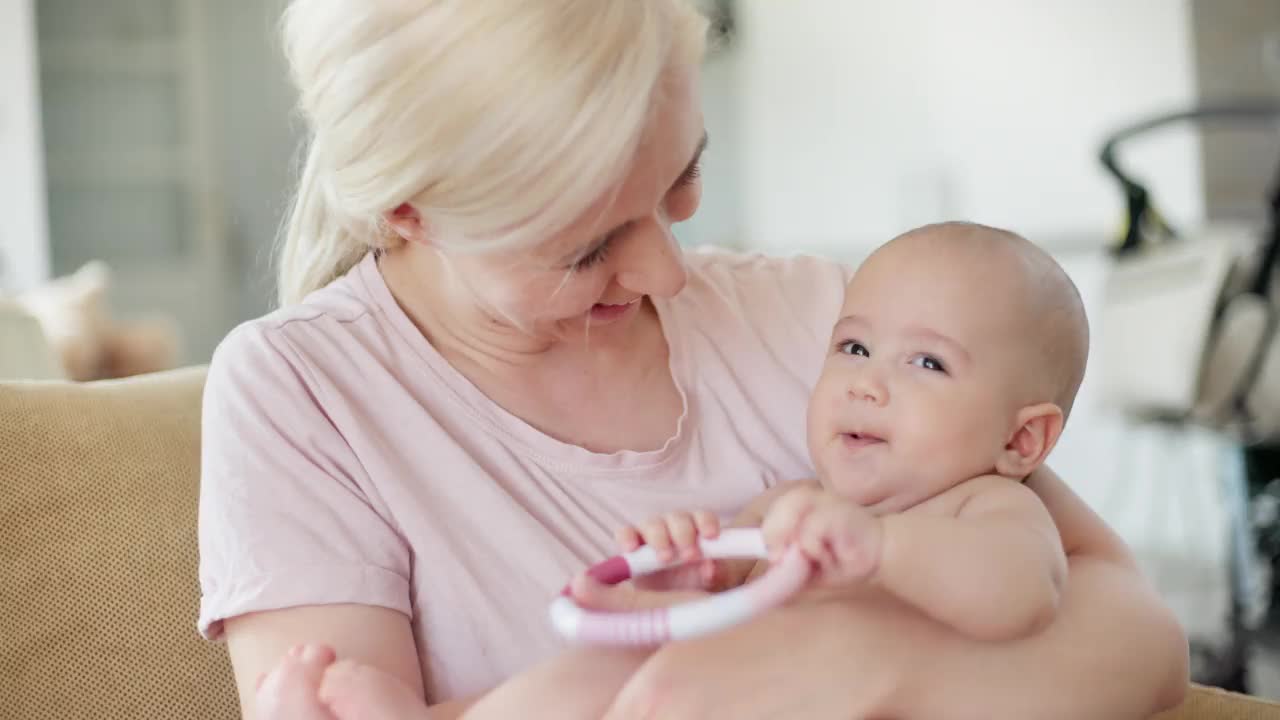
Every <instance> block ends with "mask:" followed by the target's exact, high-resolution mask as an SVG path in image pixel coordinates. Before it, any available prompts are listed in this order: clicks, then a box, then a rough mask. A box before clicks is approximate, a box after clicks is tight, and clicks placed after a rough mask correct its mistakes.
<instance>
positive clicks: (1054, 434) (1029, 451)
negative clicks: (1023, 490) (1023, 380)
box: [996, 403, 1064, 478]
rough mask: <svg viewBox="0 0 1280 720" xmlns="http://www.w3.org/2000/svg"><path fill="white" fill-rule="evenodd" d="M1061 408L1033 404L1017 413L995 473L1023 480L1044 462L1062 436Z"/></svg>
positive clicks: (1048, 404)
mask: <svg viewBox="0 0 1280 720" xmlns="http://www.w3.org/2000/svg"><path fill="white" fill-rule="evenodd" d="M1063 421H1064V419H1063V417H1062V408H1060V407H1058V406H1057V405H1055V404H1054V403H1040V404H1039V405H1031V406H1028V407H1025V408H1022V409H1021V410H1019V411H1018V418H1017V421H1016V423H1017V424H1016V425H1015V427H1014V430H1013V435H1012V436H1011V437H1010V438H1009V442H1008V443H1006V444H1005V446H1004V451H1003V452H1001V453H1000V457H999V458H997V459H996V472H998V473H1000V474H1001V475H1004V476H1005V477H1015V478H1024V477H1026V476H1028V475H1030V474H1031V471H1032V470H1035V469H1036V468H1037V467H1039V466H1040V463H1042V462H1044V459H1045V458H1046V457H1048V455H1049V452H1050V451H1052V450H1053V446H1054V445H1056V444H1057V443H1058V438H1059V437H1061V436H1062V425H1063Z"/></svg>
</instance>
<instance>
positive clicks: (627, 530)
mask: <svg viewBox="0 0 1280 720" xmlns="http://www.w3.org/2000/svg"><path fill="white" fill-rule="evenodd" d="M613 539H614V541H615V542H617V543H618V547H619V548H621V549H622V552H631V551H632V550H635V549H636V548H638V547H640V544H641V542H642V539H641V537H640V531H639V530H637V529H635V528H634V527H632V526H630V525H628V526H627V527H624V528H620V529H619V530H618V531H617V532H615V533H614V534H613Z"/></svg>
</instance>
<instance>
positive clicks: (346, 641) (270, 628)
mask: <svg viewBox="0 0 1280 720" xmlns="http://www.w3.org/2000/svg"><path fill="white" fill-rule="evenodd" d="M225 631H226V639H227V650H228V652H229V653H230V655H231V667H232V669H233V670H234V672H235V678H236V687H237V689H238V690H239V692H240V708H241V713H242V715H243V716H244V718H245V720H258V716H257V714H256V707H255V700H256V697H255V694H256V690H257V684H258V678H259V677H260V676H261V675H263V674H264V673H267V672H268V671H270V670H271V669H272V668H273V667H275V665H276V664H277V663H278V662H279V661H280V659H281V658H282V657H284V655H285V653H286V652H288V650H289V649H290V648H292V647H294V646H296V645H301V644H304V643H306V644H317V645H328V646H329V647H332V648H333V650H334V652H335V653H336V654H337V656H338V657H339V658H344V659H346V658H349V659H351V660H355V661H358V662H361V663H364V664H366V665H371V666H373V667H376V668H378V669H380V670H382V671H383V672H386V673H389V674H390V675H392V676H394V677H396V678H397V679H399V680H400V681H401V682H403V683H405V685H406V686H407V687H409V688H411V689H412V690H413V691H414V692H415V693H416V694H417V695H418V697H424V691H423V686H422V669H421V667H420V665H419V663H418V653H417V650H416V648H415V645H414V641H413V632H412V630H411V628H410V627H409V619H408V618H407V617H405V616H404V614H403V613H399V612H396V611H394V610H388V609H385V608H380V607H373V606H368V605H318V606H306V607H297V608H289V609H286V610H272V611H268V612H257V613H249V614H246V615H240V616H237V617H234V618H229V619H227V620H226V623H225ZM444 717H448V716H444Z"/></svg>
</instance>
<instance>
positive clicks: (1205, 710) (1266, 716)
mask: <svg viewBox="0 0 1280 720" xmlns="http://www.w3.org/2000/svg"><path fill="white" fill-rule="evenodd" d="M1227 718H1230V720H1280V703H1275V702H1272V701H1270V700H1264V699H1262V698H1257V697H1252V696H1249V695H1240V694H1238V693H1233V692H1227V691H1226V690H1222V689H1220V688H1215V687H1206V686H1204V685H1196V684H1192V685H1191V687H1190V688H1189V689H1188V690H1187V696H1186V699H1185V700H1183V701H1182V704H1181V705H1179V706H1178V707H1176V708H1173V709H1172V710H1167V711H1165V712H1162V713H1160V714H1159V715H1156V716H1155V717H1154V718H1152V720H1227Z"/></svg>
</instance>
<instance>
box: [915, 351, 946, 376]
mask: <svg viewBox="0 0 1280 720" xmlns="http://www.w3.org/2000/svg"><path fill="white" fill-rule="evenodd" d="M911 364H912V365H915V366H916V367H919V368H924V369H925V370H933V371H934V372H941V373H944V372H946V371H947V369H946V368H944V367H943V366H942V362H941V361H940V360H938V359H937V358H935V357H932V356H930V355H917V356H915V357H914V358H911Z"/></svg>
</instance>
